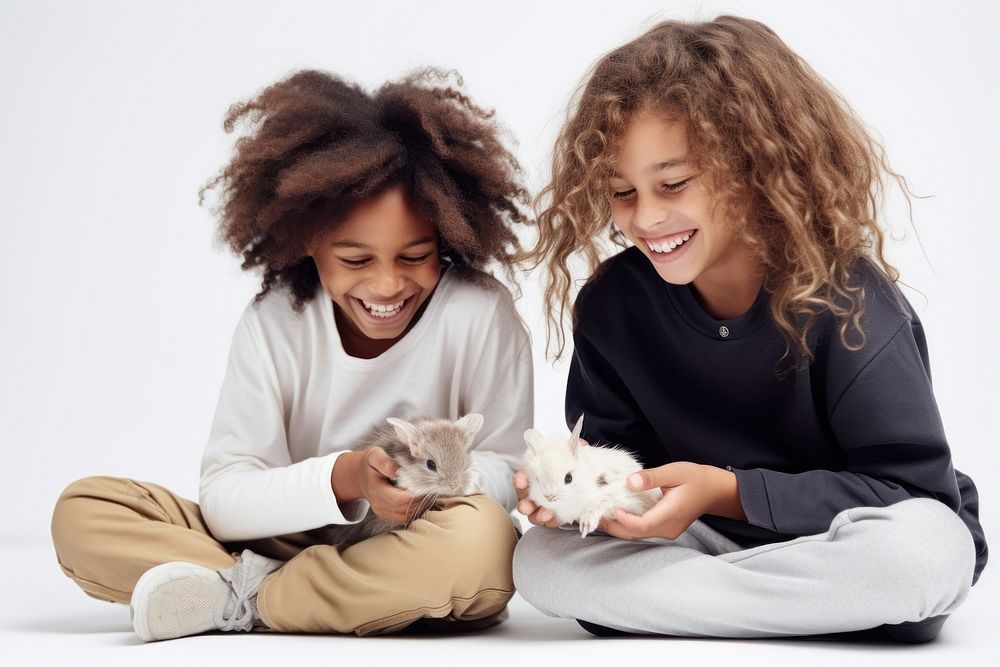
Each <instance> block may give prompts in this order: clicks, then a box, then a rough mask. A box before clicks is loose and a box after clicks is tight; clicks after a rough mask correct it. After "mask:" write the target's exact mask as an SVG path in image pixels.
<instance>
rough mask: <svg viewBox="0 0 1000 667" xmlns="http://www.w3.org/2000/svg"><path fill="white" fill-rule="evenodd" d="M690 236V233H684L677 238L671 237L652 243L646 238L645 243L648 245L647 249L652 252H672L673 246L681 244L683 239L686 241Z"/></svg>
mask: <svg viewBox="0 0 1000 667" xmlns="http://www.w3.org/2000/svg"><path fill="white" fill-rule="evenodd" d="M690 238H691V235H690V234H685V235H684V236H681V237H679V238H676V239H671V240H670V241H660V242H658V243H653V242H652V241H648V240H647V241H646V245H647V246H649V249H650V250H652V251H653V252H659V253H667V252H673V250H674V248H677V247H678V246H680V245H682V244H683V243H684V242H685V241H687V240H688V239H690Z"/></svg>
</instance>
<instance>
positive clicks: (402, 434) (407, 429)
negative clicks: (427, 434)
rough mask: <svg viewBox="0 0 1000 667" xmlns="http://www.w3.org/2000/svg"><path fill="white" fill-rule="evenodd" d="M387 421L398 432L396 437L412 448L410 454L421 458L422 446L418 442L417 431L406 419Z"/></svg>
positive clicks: (390, 419) (393, 418)
mask: <svg viewBox="0 0 1000 667" xmlns="http://www.w3.org/2000/svg"><path fill="white" fill-rule="evenodd" d="M386 421H387V422H388V423H389V424H391V425H392V428H393V430H395V431H396V437H397V438H399V439H400V440H401V441H403V442H405V443H406V444H407V445H408V446H409V448H410V454H412V455H413V456H420V446H419V443H418V442H417V429H416V427H414V426H413V424H411V423H410V422H408V421H406V420H405V419H396V418H395V417H389V418H388V419H386Z"/></svg>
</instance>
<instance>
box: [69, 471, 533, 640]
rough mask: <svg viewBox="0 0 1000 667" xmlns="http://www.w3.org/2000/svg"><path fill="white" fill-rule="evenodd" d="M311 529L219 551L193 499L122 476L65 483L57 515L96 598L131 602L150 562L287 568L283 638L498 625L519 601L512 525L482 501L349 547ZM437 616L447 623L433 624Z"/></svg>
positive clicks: (269, 581) (280, 598)
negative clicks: (320, 538) (417, 625)
mask: <svg viewBox="0 0 1000 667" xmlns="http://www.w3.org/2000/svg"><path fill="white" fill-rule="evenodd" d="M314 538H315V531H307V532H304V533H295V534H292V535H283V536H279V537H274V538H270V539H264V540H252V541H244V542H238V543H226V544H222V543H220V542H218V541H216V540H215V539H214V538H213V537H212V536H211V535H210V534H209V532H208V528H207V527H206V525H205V522H204V521H203V520H202V517H201V512H200V511H199V509H198V505H197V503H194V502H192V501H190V500H185V499H184V498H180V497H178V496H176V495H174V494H173V493H171V492H170V491H168V490H167V489H165V488H163V487H162V486H158V485H156V484H149V483H146V482H136V481H133V480H129V479H120V478H116V477H88V478H85V479H81V480H79V481H76V482H74V483H72V484H70V485H69V487H67V488H66V490H65V491H64V492H63V493H62V495H61V496H60V497H59V500H58V502H57V503H56V507H55V511H54V512H53V516H52V540H53V543H54V545H55V549H56V556H57V558H58V560H59V565H60V567H61V568H62V570H63V572H64V573H65V574H66V575H67V576H68V577H70V578H71V579H73V581H75V582H76V583H77V585H79V586H80V588H82V589H83V590H84V592H86V593H87V594H88V595H90V596H92V597H95V598H98V599H100V600H107V601H109V602H120V603H126V604H127V603H128V602H129V599H130V598H131V595H132V589H133V587H134V586H135V582H136V581H137V580H138V579H139V577H140V576H142V574H143V573H144V572H145V571H146V570H148V569H149V568H151V567H154V566H156V565H160V564H162V563H167V562H170V561H186V562H189V563H196V564H198V565H203V566H205V567H209V568H212V569H216V570H218V569H223V568H228V567H230V566H231V565H233V563H234V562H235V555H234V554H235V553H239V552H240V551H242V550H243V549H244V548H247V549H251V550H253V551H254V552H255V553H258V554H261V555H264V556H268V557H271V558H278V559H281V560H284V561H287V562H286V563H285V565H283V566H282V567H281V568H279V569H278V570H276V571H275V572H273V573H271V574H270V575H268V577H267V578H266V579H265V580H264V582H263V583H262V584H261V587H260V591H259V593H258V596H257V607H258V610H259V612H260V615H261V620H262V621H263V622H264V623H265V624H266V625H267V627H268V628H270V629H272V630H277V631H282V632H355V633H357V634H359V635H366V634H372V633H377V632H379V633H380V632H391V631H393V630H399V629H401V628H404V627H406V626H408V625H410V624H412V623H414V622H415V621H419V620H420V619H427V620H424V621H421V624H422V625H427V626H430V627H435V628H436V629H441V628H442V627H443V628H445V629H451V628H453V629H455V630H462V629H468V628H470V627H479V626H482V625H484V624H490V623H491V622H496V621H497V620H499V619H501V618H502V617H503V615H504V614H505V613H506V612H505V608H506V605H507V602H508V601H509V600H510V598H511V596H512V595H513V594H514V585H513V580H512V577H511V557H512V554H513V552H514V546H515V543H516V541H517V534H516V532H515V530H514V523H513V521H512V520H511V518H510V516H509V515H508V514H507V512H505V511H504V509H503V508H502V507H501V506H500V505H499V504H497V503H496V502H494V501H493V500H491V499H489V498H487V497H486V496H469V497H464V498H449V499H442V500H439V501H438V502H437V504H436V505H435V507H434V508H433V509H431V510H430V511H428V512H426V513H425V514H424V516H423V517H422V518H420V519H417V520H416V521H414V522H413V523H412V524H411V525H410V527H409V528H407V529H406V530H398V531H392V532H389V533H385V534H382V535H378V536H376V537H373V538H370V539H368V540H365V541H363V542H359V543H357V544H354V545H352V546H349V547H343V546H330V545H327V544H318V543H317V541H316V539H314ZM432 619H440V620H438V621H434V620H432Z"/></svg>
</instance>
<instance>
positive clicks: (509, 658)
mask: <svg viewBox="0 0 1000 667" xmlns="http://www.w3.org/2000/svg"><path fill="white" fill-rule="evenodd" d="M0 554H2V558H3V568H2V569H0V572H2V574H0V591H2V592H3V593H4V596H3V604H0V665H3V666H5V667H6V666H11V667H14V666H20V665H69V664H72V665H96V664H100V665H102V666H113V665H130V666H135V665H143V666H145V665H178V664H184V663H185V662H186V663H187V664H189V665H191V666H192V667H194V666H200V665H207V664H215V665H238V666H239V667H249V666H252V665H268V666H269V667H274V666H275V665H334V666H348V665H359V664H365V665H378V666H381V665H386V664H388V665H394V666H399V667H415V666H417V665H436V666H441V665H457V666H465V665H468V666H470V667H481V666H485V665H503V666H504V667H520V666H521V665H544V666H546V667H557V666H560V665H570V666H573V667H575V666H577V665H604V666H607V667H617V666H618V665H627V664H634V665H646V664H650V665H653V664H668V665H677V666H679V665H688V664H697V665H698V666H699V667H702V666H703V665H714V664H719V665H723V664H725V665H739V666H740V667H744V666H746V665H762V666H763V665H767V666H768V667H779V666H781V665H833V664H836V665H841V666H844V667H859V666H861V665H876V664H877V665H913V664H923V665H948V664H955V665H994V666H996V665H1000V627H998V623H997V620H998V618H1000V613H998V612H1000V603H998V598H1000V595H998V594H1000V585H998V584H997V581H1000V577H993V576H991V574H993V573H991V572H990V569H987V571H986V573H985V574H984V576H983V579H982V580H981V582H980V583H979V584H978V585H977V586H976V588H975V589H973V591H972V595H971V596H970V598H969V601H968V602H967V603H966V604H965V605H964V606H963V607H962V608H961V609H959V610H958V612H956V613H955V614H954V615H953V616H952V618H951V619H950V620H949V621H948V624H947V625H946V626H945V629H944V630H943V631H942V634H941V636H940V637H939V638H938V640H937V641H936V642H934V643H932V644H927V645H924V646H918V647H910V646H897V645H892V644H885V643H872V642H868V643H847V642H831V641H815V640H813V641H809V640H753V641H743V640H693V639H670V638H660V639H646V638H621V639H600V638H596V637H592V636H591V635H589V634H587V633H586V632H584V631H583V630H582V629H581V628H580V627H578V626H577V625H576V623H574V622H570V621H562V620H556V619H553V618H548V617H547V616H544V615H542V614H541V613H539V612H538V611H535V610H534V609H533V608H532V607H530V606H529V605H528V604H527V603H526V602H524V600H522V599H521V598H520V597H515V598H514V601H513V602H512V603H511V606H510V619H509V620H508V621H507V622H506V623H504V624H502V625H500V626H498V627H495V628H492V629H490V630H487V631H483V632H480V633H476V634H470V635H466V636H456V635H451V636H408V637H366V638H357V637H345V636H328V635H277V634H263V633H258V634H249V635H247V634H240V635H224V634H216V635H206V636H200V637H189V638H186V639H180V640H175V641H168V642H159V643H155V644H144V643H142V642H141V641H140V640H139V639H138V638H137V637H136V636H135V635H134V634H132V631H131V628H130V626H129V620H128V609H127V607H125V606H123V605H112V604H106V603H102V602H99V601H97V600H93V599H91V598H88V597H87V596H86V595H84V594H83V593H82V592H81V591H80V590H78V589H77V588H76V586H75V585H74V584H73V583H72V582H71V581H70V580H69V579H67V578H65V577H64V576H63V575H62V573H61V572H60V571H59V569H58V567H57V566H56V563H55V557H54V555H53V553H52V550H51V548H50V547H49V546H48V545H46V544H37V545H20V544H10V543H0Z"/></svg>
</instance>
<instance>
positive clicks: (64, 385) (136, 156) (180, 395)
mask: <svg viewBox="0 0 1000 667" xmlns="http://www.w3.org/2000/svg"><path fill="white" fill-rule="evenodd" d="M726 12H728V13H737V14H742V15H746V16H750V17H753V18H758V19H760V20H763V21H764V22H766V23H768V24H769V25H770V26H771V27H773V28H774V29H775V30H776V31H777V32H778V33H779V34H780V35H781V36H782V37H783V38H784V39H785V40H786V41H787V42H788V43H789V44H790V45H791V46H792V48H794V49H796V50H797V51H798V52H799V53H801V54H802V55H803V56H805V57H806V59H807V60H808V61H809V62H810V63H811V64H812V65H813V66H814V67H815V68H816V69H817V70H818V71H819V72H820V73H821V74H822V75H824V76H825V77H826V78H827V79H828V80H830V81H831V82H832V83H833V84H834V85H835V86H836V87H837V88H838V89H839V90H840V91H842V92H843V93H844V94H845V95H846V96H847V98H848V99H849V100H850V101H851V102H852V103H853V105H854V106H855V108H856V109H857V110H858V111H859V112H860V114H861V115H862V117H863V118H864V119H865V120H866V122H868V123H869V124H870V125H871V126H872V127H874V128H875V129H876V131H877V133H878V135H879V136H880V137H882V139H883V140H884V142H885V144H886V146H887V148H888V151H889V155H890V158H891V160H892V162H893V165H894V166H895V167H896V168H897V169H898V170H899V171H901V172H902V173H903V174H905V175H906V176H907V177H908V178H909V180H910V183H911V185H912V187H913V189H914V190H915V191H916V192H917V193H919V194H923V195H930V198H927V199H921V200H917V201H915V202H914V221H915V224H916V231H917V232H919V238H920V239H921V240H922V250H921V247H920V245H919V244H918V243H917V242H916V237H915V234H914V231H913V230H912V229H911V228H909V223H908V222H907V219H906V211H905V208H903V207H902V206H900V202H899V201H898V200H894V201H893V202H891V205H890V208H889V220H888V221H889V224H890V226H891V229H892V230H893V232H894V233H895V234H896V235H897V236H902V237H905V238H903V239H902V240H901V241H899V242H897V243H894V244H893V245H892V247H891V249H890V257H891V259H893V260H894V261H895V263H896V265H897V266H898V267H900V268H901V269H902V272H903V278H904V280H905V281H906V282H907V283H908V284H909V285H912V286H913V287H915V288H918V289H919V290H920V291H921V292H922V295H921V294H918V293H915V292H911V293H910V294H911V299H912V300H913V301H914V304H915V306H916V307H917V309H918V311H919V312H920V314H921V317H922V318H923V320H924V322H925V325H926V330H927V333H928V338H929V344H930V350H931V358H932V365H933V372H934V381H935V388H936V392H937V398H938V403H939V406H940V408H941V412H942V414H943V417H944V422H945V426H946V430H947V433H948V436H949V438H950V441H951V445H952V451H953V454H954V459H955V462H956V466H957V467H959V468H961V469H963V470H965V471H967V472H969V473H970V474H971V475H972V476H973V477H974V478H975V480H976V481H977V483H978V485H979V488H980V491H981V496H982V500H983V505H984V507H983V510H982V514H983V517H984V523H985V524H986V528H987V532H988V534H989V535H992V536H996V535H997V532H996V530H993V528H996V527H998V526H1000V523H998V522H997V520H996V519H995V512H994V511H993V508H994V507H996V500H997V498H998V493H997V492H996V491H995V489H996V484H997V482H998V479H1000V476H998V474H997V472H996V471H995V470H996V467H997V463H998V462H1000V461H998V458H1000V457H998V455H997V453H996V447H995V445H994V442H995V435H994V430H993V418H994V416H995V414H996V409H997V404H998V403H1000V390H998V389H997V378H998V376H1000V364H998V362H997V360H996V358H995V356H994V355H993V354H992V353H991V352H990V351H989V349H990V346H991V345H992V344H993V342H992V339H993V334H994V333H997V329H998V326H997V325H998V324H1000V318H998V316H997V312H996V308H997V299H996V296H995V293H996V288H995V284H996V277H995V266H996V264H997V262H996V259H995V257H994V254H995V251H996V248H997V246H998V245H1000V243H998V241H1000V233H998V231H997V227H998V221H997V215H996V213H995V209H996V204H995V196H996V192H997V189H998V185H1000V168H998V166H997V164H998V162H997V156H998V155H1000V141H998V133H997V131H996V126H995V123H996V119H997V118H1000V103H998V94H997V91H996V75H995V70H994V66H995V63H997V62H1000V47H998V42H997V40H996V39H995V35H994V33H993V29H994V26H995V25H997V23H998V21H1000V9H998V6H997V5H996V4H993V3H991V2H976V3H971V2H970V3H961V4H959V3H948V4H947V6H944V3H937V2H905V3H904V2H880V3H869V2H853V1H852V2H837V3H824V4H823V5H822V6H820V5H819V4H818V3H803V2H749V1H747V2H720V1H707V0H706V1H704V2H593V1H590V0H587V1H581V0H576V1H575V2H572V3H569V2H552V3H531V2H520V1H518V2H503V3H499V2H497V3H474V2H420V3H412V2H384V1H379V0H367V1H366V2H359V3H334V2H294V3H281V4H279V3H267V2H250V1H243V2H206V1H199V2H193V1H190V0H185V1H179V2H172V3H169V4H168V3H156V4H154V3H149V2H143V3H136V2H110V1H91V2H87V3H76V2H64V3H55V2H37V1H30V2H29V1H27V0H24V1H17V2H12V1H11V0H2V3H0V84H2V88H0V90H2V98H3V103H2V104H0V232H2V236H0V238H2V241H3V247H4V249H5V250H6V256H5V257H4V260H3V262H2V263H0V285H2V288H0V445H2V448H3V449H2V459H0V461H2V464H0V465H2V470H3V473H2V483H0V503H2V504H0V507H2V508H3V511H2V513H0V515H2V517H3V518H2V521H3V523H2V531H0V540H32V541H42V540H47V539H48V522H49V517H50V512H51V508H52V505H53V503H54V501H55V499H56V497H57V496H58V494H59V492H60V490H61V489H62V488H63V487H64V486H65V485H66V484H68V483H69V482H71V481H72V480H74V479H76V478H78V477H82V476H86V475H92V474H108V475H121V476H130V477H135V478H138V479H143V480H148V481H156V482H159V483H161V484H164V485H166V486H168V487H170V488H171V489H173V490H175V491H177V492H178V493H181V494H183V495H186V496H188V497H191V498H196V497H197V477H198V465H199V460H200V454H201V449H202V446H203V444H204V440H205V438H206V436H207V434H208V428H209V425H210V422H211V418H212V415H213V412H214V409H215V401H216V398H217V393H218V390H219V386H220V383H221V380H222V375H223V371H224V369H225V362H226V355H227V352H228V346H229V340H230V336H231V333H232V331H233V327H234V326H235V323H236V321H237V319H238V317H239V314H240V312H241V311H242V309H243V307H244V306H245V304H246V303H247V301H248V300H249V299H250V297H251V296H252V295H253V294H254V292H255V290H256V286H257V283H258V280H257V278H256V277H255V276H249V275H244V274H242V273H241V272H240V270H239V268H238V264H239V262H238V260H237V259H236V258H234V257H233V256H230V255H228V254H226V253H224V252H222V251H220V250H218V249H216V248H215V247H214V245H213V242H212V238H213V220H212V218H211V215H210V214H209V212H208V211H206V210H203V209H200V208H199V207H198V206H197V190H198V187H199V186H200V185H201V184H202V183H204V182H205V181H206V180H207V179H208V178H209V177H210V176H212V175H213V174H214V173H215V172H216V170H217V169H218V168H219V167H220V166H221V165H222V164H223V162H224V161H225V160H226V159H227V156H228V154H229V149H230V146H231V138H230V137H227V136H226V135H225V134H224V133H223V131H222V129H221V119H222V116H223V114H224V113H225V111H226V108H227V107H228V105H229V104H231V103H233V102H234V101H237V100H239V99H242V98H245V97H247V96H249V95H252V94H253V93H255V92H256V91H258V90H259V89H260V88H262V87H263V86H264V85H266V84H268V83H270V82H272V81H273V80H275V79H277V78H279V77H282V76H284V75H286V74H288V73H289V72H291V71H292V70H294V69H297V68H301V67H313V68H321V69H328V70H332V71H335V72H337V73H340V74H343V75H345V76H347V77H350V78H353V79H355V80H357V81H360V82H361V83H363V84H365V85H368V86H375V85H378V84H379V83H380V82H382V81H384V80H386V79H389V78H395V77H397V76H399V75H401V74H403V73H405V72H407V71H408V70H410V69H412V68H414V67H416V66H419V65H423V64H436V65H441V66H444V67H455V68H457V69H458V70H459V71H460V72H461V73H462V74H463V75H464V76H465V79H466V82H467V87H468V89H469V91H470V92H471V94H472V95H473V97H474V98H475V99H476V100H477V101H478V102H480V103H481V104H483V105H486V106H490V107H495V108H496V110H497V113H498V115H499V118H500V119H501V120H502V121H503V123H504V124H505V125H506V126H507V127H508V128H509V129H510V131H511V133H512V135H513V136H515V137H517V138H518V140H519V142H520V143H519V146H518V155H519V157H520V158H521V160H522V163H523V165H524V167H525V171H526V178H527V180H528V183H529V185H530V186H531V188H532V189H533V190H537V189H538V187H539V186H540V185H541V184H542V183H543V182H544V179H545V175H546V172H547V162H548V156H549V150H550V148H551V144H552V140H553V138H554V135H555V132H556V130H557V129H558V126H559V124H560V122H561V120H562V118H563V117H564V113H565V106H566V102H567V100H568V98H569V95H570V93H571V91H572V90H573V88H574V87H575V86H576V84H577V83H578V82H579V81H580V80H581V77H582V76H583V75H584V73H585V71H586V70H587V69H588V68H589V67H590V65H591V64H592V63H593V62H594V60H595V59H596V58H597V57H599V56H600V55H601V54H602V53H603V52H605V51H606V50H608V49H610V48H612V47H614V46H616V45H618V44H620V43H621V42H623V41H625V40H627V39H629V38H631V37H634V36H636V35H638V34H639V33H640V32H641V31H642V30H643V29H645V28H646V27H649V26H650V25H652V24H653V23H654V22H656V21H657V20H659V19H662V18H667V17H682V18H705V19H707V18H712V17H713V16H715V15H717V14H719V13H726ZM538 283H539V280H538V278H537V277H528V278H526V279H525V280H524V287H525V298H524V299H522V301H521V302H520V304H519V305H520V307H521V309H522V313H523V315H524V316H525V318H526V320H527V321H528V323H529V325H530V326H531V328H532V330H533V332H534V338H535V343H536V380H537V382H536V396H537V400H536V424H537V426H538V427H539V428H541V429H543V430H554V429H558V428H563V427H562V426H561V423H560V422H561V413H562V395H563V383H564V378H565V372H566V367H565V365H564V364H560V365H556V366H553V365H551V364H550V363H548V362H545V361H543V360H542V347H543V345H544V328H543V324H542V322H543V318H542V314H541V311H540V309H539V299H538Z"/></svg>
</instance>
